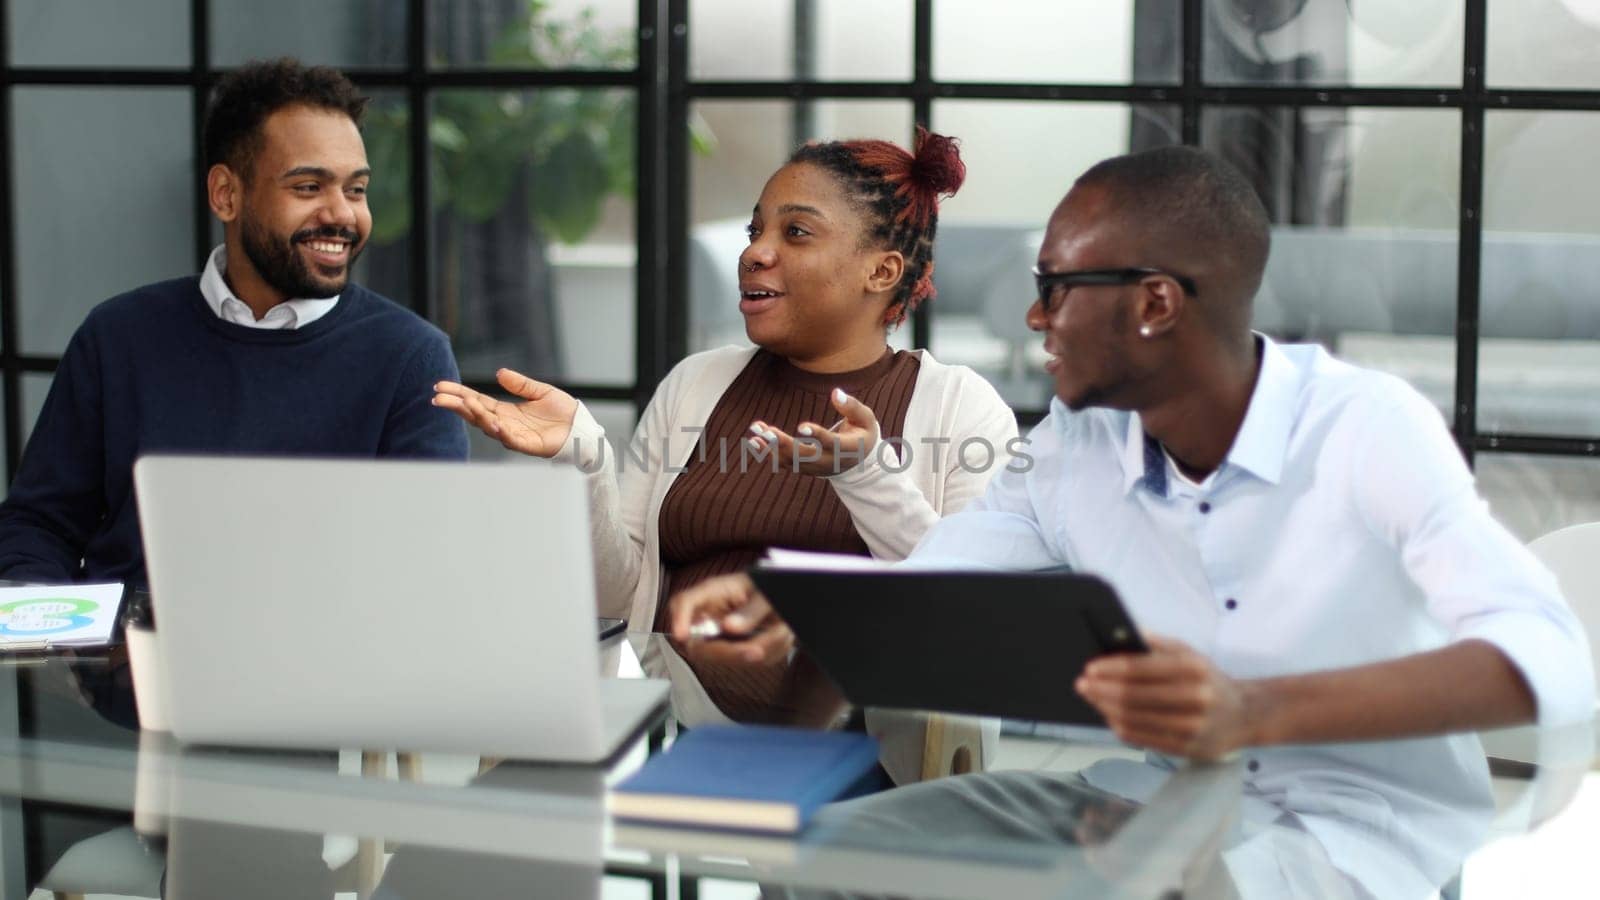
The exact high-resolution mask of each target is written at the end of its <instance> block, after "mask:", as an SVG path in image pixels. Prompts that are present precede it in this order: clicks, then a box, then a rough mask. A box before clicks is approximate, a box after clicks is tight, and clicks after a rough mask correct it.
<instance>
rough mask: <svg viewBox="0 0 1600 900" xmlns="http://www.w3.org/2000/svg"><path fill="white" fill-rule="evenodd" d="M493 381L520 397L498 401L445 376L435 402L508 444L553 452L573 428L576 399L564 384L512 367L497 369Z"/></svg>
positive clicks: (548, 454) (436, 390)
mask: <svg viewBox="0 0 1600 900" xmlns="http://www.w3.org/2000/svg"><path fill="white" fill-rule="evenodd" d="M495 380H496V381H498V382H500V386H501V387H502V388H505V389H506V391H507V392H508V393H510V394H512V395H514V396H516V397H520V398H522V402H521V403H512V402H510V401H506V400H497V399H495V398H493V397H490V396H489V395H487V394H480V393H479V392H477V391H475V390H473V389H472V388H469V387H467V386H466V385H463V384H457V383H455V382H454V381H441V382H439V383H438V384H436V385H434V386H433V390H434V394H433V405H434V406H438V407H441V408H443V409H448V410H450V411H451V412H453V413H455V414H456V415H458V416H460V417H461V418H463V419H465V420H466V421H467V424H469V425H472V426H473V427H475V428H477V429H478V430H479V431H482V432H483V433H484V434H487V435H488V436H489V437H492V438H494V439H495V440H497V441H499V442H500V443H502V444H504V445H505V446H506V447H507V448H508V449H511V450H515V451H517V452H518V453H526V454H527V455H529V456H543V457H551V456H555V455H556V452H557V451H559V450H560V449H561V447H562V445H564V444H566V442H567V435H569V434H571V433H572V420H573V418H574V417H575V416H576V415H577V414H578V401H577V400H574V399H573V397H572V395H571V394H569V393H567V392H566V391H563V390H561V389H560V388H557V387H553V386H551V385H548V384H545V383H544V382H542V381H535V380H534V379H532V378H529V377H528V376H526V375H523V374H522V373H520V372H514V371H512V370H510V369H501V370H500V371H498V372H496V373H495Z"/></svg>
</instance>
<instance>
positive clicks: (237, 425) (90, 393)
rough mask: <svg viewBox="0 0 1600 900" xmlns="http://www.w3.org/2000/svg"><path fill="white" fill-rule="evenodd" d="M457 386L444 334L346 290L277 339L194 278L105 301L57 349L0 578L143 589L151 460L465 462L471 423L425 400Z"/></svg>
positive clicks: (0, 552)
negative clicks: (234, 318) (62, 349)
mask: <svg viewBox="0 0 1600 900" xmlns="http://www.w3.org/2000/svg"><path fill="white" fill-rule="evenodd" d="M458 377H459V376H458V375H457V372H456V364H455V358H454V357H453V356H452V354H451V352H450V344H449V341H448V340H447V339H446V338H445V336H444V334H443V333H442V332H440V331H439V330H438V329H437V328H435V327H433V326H432V325H430V324H428V323H427V322H425V321H424V320H422V319H421V318H420V317H418V316H417V315H416V314H415V313H412V312H411V311H409V310H407V309H404V308H402V307H401V306H399V305H397V304H395V303H394V302H392V301H390V300H387V299H385V298H383V297H380V296H378V295H377V294H374V293H372V292H371V291H368V290H366V289H364V288H362V287H359V286H357V285H355V284H350V285H347V286H346V288H345V290H344V292H343V293H342V294H341V295H340V298H339V302H338V303H337V304H336V305H335V306H334V307H333V309H332V310H330V311H329V312H328V313H327V314H326V315H324V316H322V317H321V318H319V319H317V320H316V321H314V322H312V323H311V324H309V325H306V326H304V327H302V328H298V329H294V330H286V331H267V330H262V329H255V328H247V327H245V326H242V325H235V324H232V323H230V322H224V321H222V320H221V319H219V318H217V316H216V315H215V314H214V313H213V312H212V311H211V308H210V307H209V306H207V305H206V301H205V298H204V296H202V295H201V293H200V280H199V278H198V277H189V278H179V279H175V280H172V281H163V282H160V283H158V284H152V285H149V286H148V287H142V288H139V289H137V290H134V291H130V292H129V293H126V294H123V295H121V296H119V297H114V298H112V299H110V300H107V301H106V302H105V303H102V304H100V305H99V306H97V307H95V309H94V310H93V311H91V312H90V313H89V316H88V318H87V319H85V320H84V323H83V325H82V326H81V327H79V329H78V331H77V333H76V334H74V335H73V336H72V341H71V343H69V344H68V345H67V351H66V355H65V356H63V357H62V359H61V365H60V367H59V368H58V369H57V370H56V376H55V381H54V383H53V384H51V386H50V396H49V398H48V399H47V400H46V401H45V405H44V410H43V411H42V412H41V413H40V415H39V421H38V423H37V424H36V425H35V426H34V429H33V435H32V437H30V438H29V440H28V446H27V449H26V450H25V451H24V453H23V455H22V462H21V465H20V466H19V468H18V470H17V478H16V481H15V482H14V483H13V484H12V485H11V492H10V494H9V495H8V496H7V497H6V499H5V502H4V503H0V577H4V578H28V579H39V580H51V581H66V580H74V579H93V580H99V579H103V580H108V581H115V580H121V581H131V582H134V583H138V584H143V583H144V581H145V574H144V548H143V546H142V544H141V542H140V539H139V517H138V512H137V510H136V509H135V507H134V497H133V462H134V460H135V459H136V458H138V457H139V456H142V455H144V454H147V453H156V452H162V451H167V452H191V453H193V452H204V453H217V452H222V453H243V454H258V455H311V456H358V457H380V456H395V457H434V458H446V459H465V458H466V456H467V433H466V427H465V424H464V423H463V422H462V421H461V420H460V419H458V418H456V417H455V416H454V415H453V414H451V413H449V412H448V411H446V410H442V409H436V408H434V407H433V405H432V404H431V402H430V401H431V399H432V397H433V384H434V382H436V381H439V380H441V379H449V380H457V379H458ZM218 537H219V539H224V540H225V539H226V536H223V535H219V536H218ZM195 549H196V550H197V551H202V552H203V548H198V547H197V548H195ZM80 559H81V560H82V562H81V564H80V562H79V560H80Z"/></svg>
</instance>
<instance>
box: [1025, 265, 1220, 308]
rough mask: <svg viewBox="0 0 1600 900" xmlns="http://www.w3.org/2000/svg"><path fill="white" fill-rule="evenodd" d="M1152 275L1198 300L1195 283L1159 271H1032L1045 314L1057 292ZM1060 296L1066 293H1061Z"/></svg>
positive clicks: (1179, 276)
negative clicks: (1166, 280) (1166, 278)
mask: <svg viewBox="0 0 1600 900" xmlns="http://www.w3.org/2000/svg"><path fill="white" fill-rule="evenodd" d="M1152 275H1165V276H1167V277H1168V278H1171V279H1172V280H1173V281H1176V282H1177V283H1178V287H1181V288H1183V289H1184V291H1185V292H1186V293H1188V295H1189V296H1191V297H1198V296H1200V291H1199V290H1197V289H1196V288H1195V286H1194V279H1193V278H1190V277H1188V276H1186V275H1174V274H1173V273H1171V272H1167V271H1164V270H1162V269H1150V268H1142V267H1141V268H1132V269H1083V270H1080V271H1077V272H1041V271H1039V269H1038V267H1037V266H1035V267H1034V269H1033V283H1034V286H1035V287H1036V288H1037V290H1038V291H1039V302H1040V303H1041V304H1043V305H1044V311H1045V314H1046V315H1048V314H1050V313H1051V312H1052V311H1053V310H1054V306H1055V304H1053V303H1051V302H1050V298H1051V297H1052V296H1054V295H1055V294H1056V288H1058V287H1059V288H1075V287H1086V286H1088V285H1098V284H1138V283H1139V282H1141V281H1143V280H1145V279H1146V278H1149V277H1150V276H1152ZM1062 293H1065V291H1063V292H1062Z"/></svg>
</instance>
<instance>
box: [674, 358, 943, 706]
mask: <svg viewBox="0 0 1600 900" xmlns="http://www.w3.org/2000/svg"><path fill="white" fill-rule="evenodd" d="M919 365H920V361H919V359H918V357H917V355H916V354H914V353H908V352H905V351H900V352H894V351H891V350H888V349H885V350H884V353H883V356H882V357H881V358H879V359H878V361H877V362H874V363H873V364H872V365H870V366H867V367H866V368H864V369H857V370H855V371H853V372H837V373H830V374H819V373H816V372H807V371H805V370H803V369H799V368H796V367H795V366H794V365H793V364H791V363H790V362H789V361H788V360H786V359H784V358H783V357H781V356H777V355H775V354H772V353H769V352H767V351H765V350H759V351H757V352H756V354H755V356H753V357H752V358H751V359H750V362H749V363H748V364H746V366H745V368H744V370H743V371H742V372H740V373H739V375H738V377H736V378H735V379H734V380H733V383H732V384H730V385H728V389H727V390H726V391H724V392H723V394H722V399H721V400H719V401H718V402H717V406H716V408H715V409H714V410H712V412H711V417H710V418H709V419H708V420H707V421H706V428H705V432H704V433H703V434H701V436H700V443H699V445H698V446H696V448H695V452H694V453H693V454H691V455H690V458H689V461H688V463H686V464H685V470H684V472H683V473H682V474H680V475H679V476H678V477H677V479H676V480H675V481H674V482H673V483H672V487H671V488H669V489H668V490H667V495H666V497H665V498H664V499H663V501H662V504H661V518H660V532H661V561H662V563H663V564H664V565H665V566H666V570H667V594H666V595H665V596H671V594H673V593H676V592H678V591H681V590H683V589H685V588H687V587H690V586H692V585H694V584H697V583H699V582H700V581H703V580H705V579H707V578H710V577H712V576H714V575H721V574H725V573H728V572H737V571H742V570H743V569H745V568H748V567H749V566H750V564H751V563H754V562H755V561H756V560H757V559H759V558H760V557H761V554H762V553H764V552H765V551H766V549H767V548H768V547H792V548H796V549H802V550H817V551H823V552H829V553H857V554H860V555H863V556H865V555H867V553H868V549H867V545H866V542H865V541H863V540H862V539H861V535H860V534H858V533H857V532H856V528H855V524H854V523H853V522H851V520H850V511H849V510H847V509H846V508H845V506H844V504H843V503H842V502H840V500H839V497H838V495H837V494H836V493H834V490H833V487H832V486H831V485H829V484H828V482H827V481H826V480H825V479H822V478H818V477H815V476H812V475H803V474H800V473H797V472H794V471H793V470H792V469H791V468H790V467H788V466H783V465H780V466H777V470H776V471H774V467H773V465H772V462H771V459H770V458H768V457H763V458H762V459H761V460H759V461H758V460H756V459H755V457H753V456H752V455H751V454H750V451H748V450H742V447H743V445H744V441H745V439H747V438H748V437H750V431H749V428H750V423H752V422H755V421H757V420H759V421H762V422H766V423H767V424H769V425H772V426H775V427H777V428H781V429H783V430H784V431H785V432H787V433H788V434H790V435H793V434H794V433H795V429H796V428H798V427H799V426H800V424H801V423H802V422H816V423H819V424H821V425H824V426H831V425H832V424H833V423H835V422H837V421H839V414H838V412H837V411H836V410H835V409H834V408H833V405H832V403H831V402H829V399H828V395H829V393H830V392H832V390H833V389H834V388H836V387H837V388H844V390H845V391H846V392H847V393H849V394H850V395H852V396H854V397H856V398H857V399H859V400H861V401H862V402H863V403H865V404H866V405H867V406H868V407H869V408H871V409H872V411H873V413H874V415H876V416H877V418H878V426H879V429H880V431H881V432H882V436H883V437H884V438H899V437H901V436H902V435H903V433H904V428H905V418H906V409H907V407H909V406H910V404H911V392H912V389H913V388H914V387H915V386H916V382H917V369H918V367H919ZM741 461H744V462H745V465H743V466H741ZM846 463H848V460H846ZM741 469H742V471H741ZM667 607H668V604H666V603H662V604H661V605H660V607H659V608H658V610H657V613H656V622H655V630H657V631H661V630H664V629H665V628H666V627H667V625H668V621H667V614H668V609H667ZM699 674H700V677H701V681H702V683H703V684H704V685H705V687H706V689H707V691H708V692H709V693H710V694H711V697H712V699H713V700H715V701H717V704H718V705H719V706H721V707H722V708H723V711H724V712H726V713H728V715H730V716H731V717H733V718H736V719H747V720H748V719H751V718H764V716H762V715H761V709H762V708H763V707H766V706H768V705H769V704H768V702H767V701H770V699H771V698H772V697H773V696H775V694H776V692H777V690H778V689H779V688H780V687H781V683H782V672H781V670H780V671H775V672H774V673H771V674H772V676H773V677H772V678H770V679H761V681H762V682H763V684H760V685H756V684H748V683H747V684H743V685H734V684H731V683H730V684H727V685H726V687H728V688H731V689H733V690H732V692H731V693H733V694H737V695H738V697H734V696H730V691H727V690H719V689H718V683H719V682H725V681H727V679H726V678H724V677H722V675H723V674H724V673H713V672H707V671H700V672H699ZM741 680H742V679H741ZM751 694H755V695H757V696H749V695H751ZM719 695H721V696H719ZM741 699H742V700H743V701H748V702H741Z"/></svg>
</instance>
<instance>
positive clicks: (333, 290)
mask: <svg viewBox="0 0 1600 900" xmlns="http://www.w3.org/2000/svg"><path fill="white" fill-rule="evenodd" d="M241 225H242V226H243V227H241V228H240V229H239V237H240V243H242V244H243V245H244V255H245V256H246V257H247V258H248V259H249V260H250V264H251V265H252V266H255V269H256V273H257V274H259V275H260V276H261V280H262V281H265V282H266V283H267V284H269V285H271V286H272V289H273V290H275V291H278V292H279V293H281V294H283V296H284V297H286V298H289V299H295V298H307V299H309V298H317V297H332V296H333V295H335V294H337V293H339V292H341V291H343V290H344V287H345V285H346V284H348V283H349V281H350V269H351V267H352V266H354V265H355V262H356V257H358V256H360V255H361V251H362V250H363V249H365V245H364V244H361V243H358V241H359V240H360V235H358V234H357V233H356V232H355V230H354V229H350V228H340V227H339V226H337V225H325V226H323V227H321V228H302V229H300V230H299V231H296V232H295V233H294V234H292V235H290V236H289V237H288V239H287V240H282V239H280V238H278V237H276V236H275V235H273V234H272V233H271V232H269V231H267V229H266V227H265V226H263V225H261V224H260V223H258V222H257V221H256V220H254V219H252V218H250V217H249V216H245V217H244V219H243V222H242V223H241ZM314 238H340V239H342V240H346V241H349V242H350V250H349V252H348V257H347V258H346V260H345V263H344V265H343V266H341V267H339V271H338V272H337V274H334V275H323V274H320V273H318V272H313V271H312V269H311V267H310V266H308V265H306V261H305V257H303V256H301V255H300V253H299V251H298V250H296V249H295V246H296V245H297V244H299V243H300V242H302V241H308V240H312V239H314Z"/></svg>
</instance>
